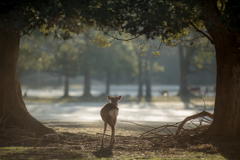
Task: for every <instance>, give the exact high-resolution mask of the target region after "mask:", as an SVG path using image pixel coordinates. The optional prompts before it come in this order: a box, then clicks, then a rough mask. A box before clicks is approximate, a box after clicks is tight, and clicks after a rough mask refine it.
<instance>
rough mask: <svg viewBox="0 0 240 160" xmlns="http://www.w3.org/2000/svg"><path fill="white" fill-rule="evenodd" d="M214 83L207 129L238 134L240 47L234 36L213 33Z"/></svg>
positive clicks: (227, 134) (228, 134) (231, 135)
mask: <svg viewBox="0 0 240 160" xmlns="http://www.w3.org/2000/svg"><path fill="white" fill-rule="evenodd" d="M213 37H214V39H216V41H215V49H216V59H217V84H216V98H215V108H214V120H213V123H212V125H211V127H210V128H209V133H210V134H211V135H216V136H225V137H231V138H239V135H240V98H239V96H240V50H239V49H238V44H237V36H234V35H224V34H219V33H218V34H215V35H214V36H213Z"/></svg>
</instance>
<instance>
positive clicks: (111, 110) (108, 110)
mask: <svg viewBox="0 0 240 160" xmlns="http://www.w3.org/2000/svg"><path fill="white" fill-rule="evenodd" d="M107 99H108V100H109V101H110V103H106V104H105V105H104V106H103V107H102V109H101V111H100V115H101V117H102V120H103V122H104V130H103V136H102V140H101V142H102V143H103V139H104V135H105V132H106V129H107V126H108V125H109V126H110V127H111V129H112V134H111V140H110V144H113V143H115V141H116V139H115V129H116V124H117V116H118V111H119V109H118V102H119V101H120V100H121V99H122V96H121V95H120V96H117V97H112V96H109V95H107Z"/></svg>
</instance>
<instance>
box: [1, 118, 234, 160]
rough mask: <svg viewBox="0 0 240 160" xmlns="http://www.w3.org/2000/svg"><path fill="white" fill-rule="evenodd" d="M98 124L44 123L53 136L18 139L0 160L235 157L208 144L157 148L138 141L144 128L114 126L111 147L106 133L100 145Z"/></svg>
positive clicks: (4, 149)
mask: <svg viewBox="0 0 240 160" xmlns="http://www.w3.org/2000/svg"><path fill="white" fill-rule="evenodd" d="M99 123H100V122H85V123H45V124H46V125H47V126H49V127H51V128H54V129H55V130H56V131H57V134H54V135H48V136H44V137H34V136H31V137H27V136H24V135H22V138H20V140H18V141H15V142H14V143H10V144H8V145H6V146H4V145H2V147H0V159H44V160H46V159H229V158H234V156H236V155H232V157H229V155H228V156H227V155H226V154H225V155H222V154H221V152H219V151H218V150H217V148H216V147H215V146H214V145H213V144H211V143H202V144H194V143H192V144H191V143H190V141H189V143H185V144H176V143H172V142H169V143H168V144H161V142H160V141H159V140H158V138H150V137H149V138H140V137H139V135H140V134H141V133H143V131H146V128H142V127H140V126H136V125H133V124H126V123H119V124H118V126H117V135H116V139H117V140H116V143H115V144H114V145H110V144H109V140H110V136H109V135H110V131H109V130H110V129H108V131H107V136H106V137H105V140H104V144H101V143H100V139H101V137H102V135H101V133H102V125H101V126H100V125H99ZM155 125H156V124H155ZM225 151H226V150H225ZM230 156H231V155H230ZM236 158H239V157H236Z"/></svg>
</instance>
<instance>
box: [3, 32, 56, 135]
mask: <svg viewBox="0 0 240 160" xmlns="http://www.w3.org/2000/svg"><path fill="white" fill-rule="evenodd" d="M10 30H11V29H10V28H6V29H5V28H4V29H3V28H1V29H0V35H1V36H0V56H1V58H0V77H1V78H0V118H4V119H5V120H6V125H5V127H6V128H11V127H18V128H21V129H23V130H26V131H31V132H34V133H36V134H37V135H44V134H47V133H53V132H54V130H52V129H50V128H47V127H46V126H44V125H43V124H42V123H41V122H39V121H38V120H36V119H35V118H34V117H32V116H31V115H30V113H29V112H28V110H27V108H26V106H25V103H24V101H23V99H22V91H21V88H20V85H19V82H18V77H17V60H18V54H19V42H20V32H19V31H16V30H15V31H10Z"/></svg>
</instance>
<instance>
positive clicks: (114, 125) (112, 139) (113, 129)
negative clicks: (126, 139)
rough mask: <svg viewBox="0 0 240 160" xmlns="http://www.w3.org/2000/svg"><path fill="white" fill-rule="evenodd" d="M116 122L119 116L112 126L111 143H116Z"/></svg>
mask: <svg viewBox="0 0 240 160" xmlns="http://www.w3.org/2000/svg"><path fill="white" fill-rule="evenodd" d="M116 123H117V117H116V118H114V119H113V125H112V126H111V127H112V136H111V142H110V143H115V141H116V139H115V130H116Z"/></svg>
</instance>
